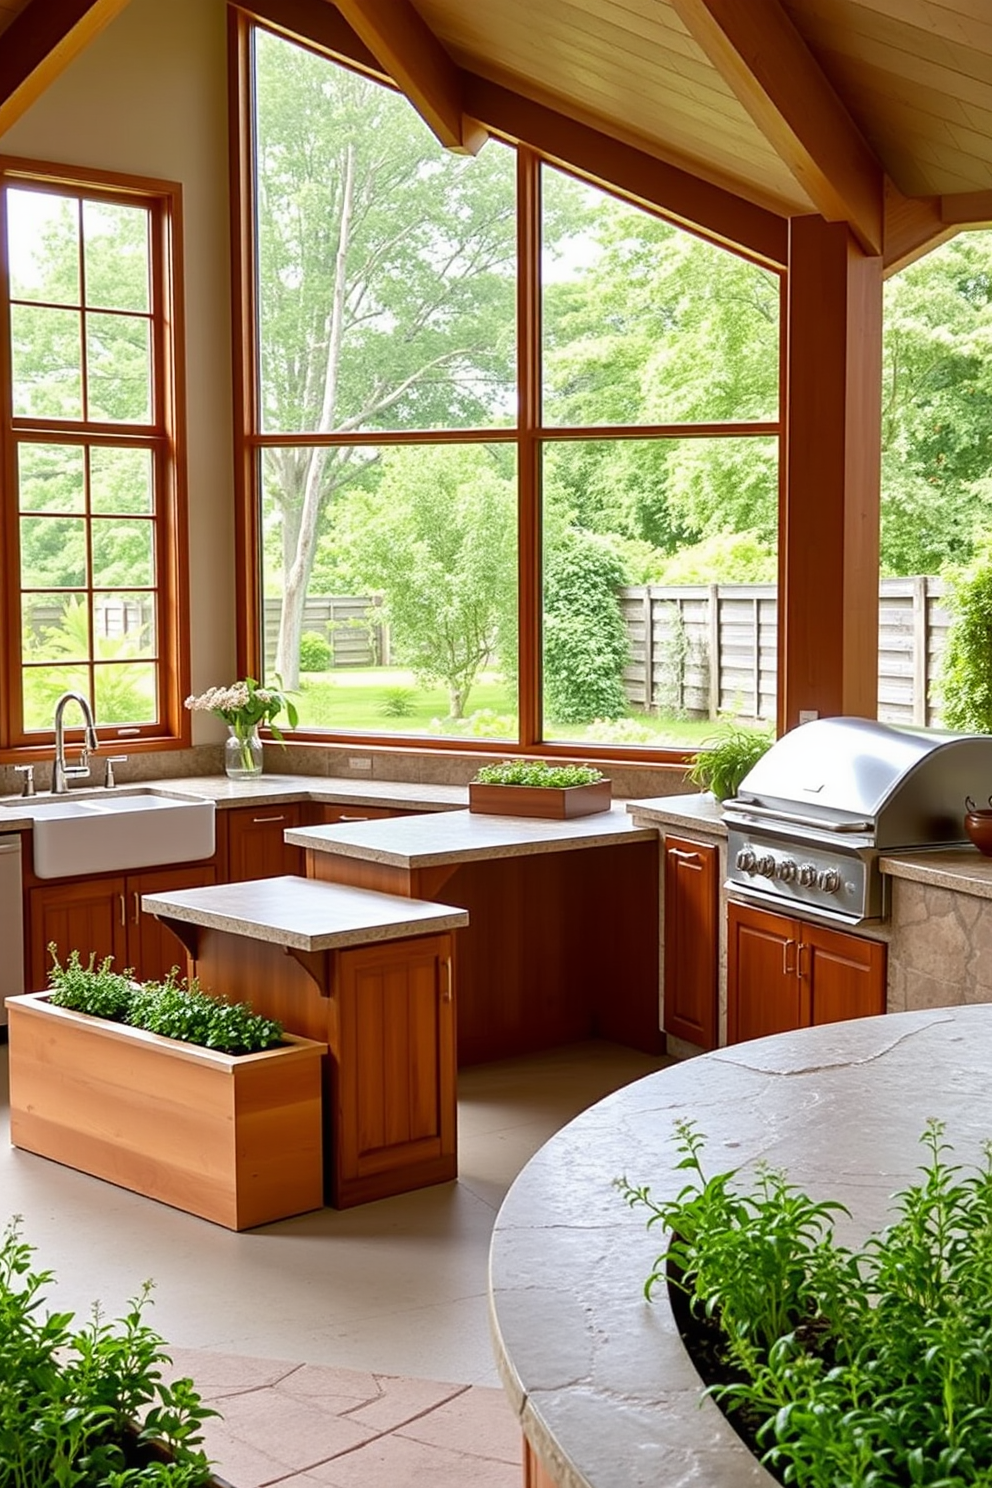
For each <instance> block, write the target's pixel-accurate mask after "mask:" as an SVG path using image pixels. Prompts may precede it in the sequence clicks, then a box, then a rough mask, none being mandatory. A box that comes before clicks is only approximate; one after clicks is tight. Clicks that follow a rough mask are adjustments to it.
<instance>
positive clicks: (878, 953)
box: [799, 925, 886, 1023]
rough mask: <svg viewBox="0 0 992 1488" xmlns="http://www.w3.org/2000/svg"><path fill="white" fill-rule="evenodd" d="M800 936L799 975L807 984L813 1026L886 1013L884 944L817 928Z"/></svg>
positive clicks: (808, 928) (805, 930)
mask: <svg viewBox="0 0 992 1488" xmlns="http://www.w3.org/2000/svg"><path fill="white" fill-rule="evenodd" d="M802 932H803V933H802V939H803V944H802V948H801V952H800V961H799V971H800V973H801V975H803V976H804V977H806V976H808V977H809V980H810V985H811V987H812V993H813V1022H814V1023H838V1022H840V1020H841V1019H842V1018H866V1017H868V1016H870V1015H871V1014H872V1013H884V1012H885V962H886V956H885V949H886V948H885V946H884V944H882V943H881V942H880V941H877V940H867V939H865V937H864V936H862V935H848V934H846V933H845V932H844V931H840V930H826V929H823V928H821V926H819V925H804V926H803V927H802Z"/></svg>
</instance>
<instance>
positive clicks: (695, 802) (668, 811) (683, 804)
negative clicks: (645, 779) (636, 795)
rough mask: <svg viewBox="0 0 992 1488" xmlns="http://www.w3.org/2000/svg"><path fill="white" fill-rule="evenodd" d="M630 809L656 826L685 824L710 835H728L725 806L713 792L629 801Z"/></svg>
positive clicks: (644, 820) (637, 817)
mask: <svg viewBox="0 0 992 1488" xmlns="http://www.w3.org/2000/svg"><path fill="white" fill-rule="evenodd" d="M627 810H628V811H629V812H630V814H631V816H632V817H633V818H634V820H635V821H636V822H637V823H638V825H640V824H641V823H642V822H648V823H651V824H652V825H655V826H657V827H662V828H663V827H686V828H688V829H689V830H690V831H696V832H706V833H707V835H708V836H711V837H726V835H727V824H726V822H725V821H724V819H723V808H722V806H721V805H720V802H719V801H718V800H717V799H716V798H715V796H714V795H713V794H712V792H711V791H696V792H695V793H694V794H692V795H688V796H654V797H651V798H650V799H648V800H644V801H628V802H627Z"/></svg>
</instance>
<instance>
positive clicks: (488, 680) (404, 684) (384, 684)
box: [295, 667, 714, 748]
mask: <svg viewBox="0 0 992 1488" xmlns="http://www.w3.org/2000/svg"><path fill="white" fill-rule="evenodd" d="M295 701H296V704H297V707H298V708H299V713H300V727H301V728H307V727H309V728H324V729H335V730H339V731H341V732H346V733H360V734H364V733H383V734H424V733H432V734H441V735H444V736H445V737H449V738H459V737H460V738H491V739H494V740H496V741H498V740H500V739H503V740H512V739H515V737H516V700H515V698H514V697H513V696H512V694H511V693H510V692H509V691H508V690H507V688H506V686H505V684H504V683H503V682H502V681H501V680H500V679H499V678H498V677H497V676H495V675H494V674H491V673H490V674H486V675H485V676H484V677H483V678H482V680H481V681H479V682H478V683H476V685H475V686H474V687H473V688H472V692H471V695H470V697H469V699H468V707H467V710H466V711H467V713H468V715H469V716H470V717H472V716H473V715H474V722H473V724H471V725H469V724H468V722H467V720H464V719H463V720H462V721H461V723H460V724H459V723H458V722H457V721H456V720H454V719H451V718H449V717H448V716H447V715H448V695H447V693H446V691H445V690H444V689H443V688H440V687H437V688H420V687H418V686H417V684H416V682H415V681H414V679H413V676H412V675H411V673H410V672H408V671H404V670H403V669H402V668H399V667H369V668H365V669H362V670H358V669H356V670H352V669H351V668H347V669H345V668H342V669H340V670H338V671H329V672H308V673H305V674H304V676H303V678H302V680H301V683H300V691H299V694H298V695H297V697H296V699H295ZM401 709H402V711H399V710H401ZM480 715H481V716H480ZM624 722H625V721H624V720H621V722H620V723H619V725H618V726H617V728H616V729H614V730H611V731H609V732H607V730H606V729H605V727H604V726H603V725H600V726H599V727H598V728H596V729H594V731H593V733H592V734H589V733H587V731H586V728H585V726H583V725H578V726H575V727H569V726H567V725H563V726H560V727H557V728H556V727H555V726H553V725H551V726H549V727H548V729H547V737H548V738H549V739H561V740H568V741H572V740H574V741H575V742H576V743H595V744H597V745H599V744H609V743H610V742H616V743H619V744H634V745H636V744H643V745H647V746H648V747H654V748H658V747H659V746H663V745H665V744H671V745H673V746H674V747H676V748H678V747H682V748H694V747H696V746H697V745H698V744H699V743H700V742H701V741H702V740H704V739H707V738H709V736H710V735H711V734H712V733H713V730H714V725H713V723H712V722H711V721H710V720H708V719H696V718H692V719H689V718H658V717H654V716H650V717H649V716H647V715H645V714H631V717H630V719H629V721H627V722H626V728H627V729H628V730H629V729H630V728H631V726H632V725H633V726H634V727H635V728H636V729H637V735H636V736H633V737H632V736H630V735H629V734H628V733H627V732H626V731H625V727H624ZM641 730H647V731H648V737H647V738H643V739H642V738H641V737H640V736H639V735H640V731H641ZM611 734H612V738H611Z"/></svg>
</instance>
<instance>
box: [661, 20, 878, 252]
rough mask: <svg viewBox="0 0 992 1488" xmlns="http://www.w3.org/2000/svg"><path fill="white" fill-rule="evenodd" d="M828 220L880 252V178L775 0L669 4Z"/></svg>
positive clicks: (867, 149) (872, 159)
mask: <svg viewBox="0 0 992 1488" xmlns="http://www.w3.org/2000/svg"><path fill="white" fill-rule="evenodd" d="M672 3H673V5H674V7H675V9H676V11H677V12H678V14H679V16H680V17H681V19H682V21H683V22H684V23H685V25H686V27H687V28H688V30H689V31H690V32H691V33H692V35H693V36H695V38H696V40H697V41H698V42H699V43H700V45H701V46H702V47H703V50H704V51H705V52H706V54H707V56H708V57H709V58H710V59H711V61H712V62H713V64H714V66H715V67H716V68H717V70H718V71H719V72H720V73H721V74H722V75H723V77H724V78H725V79H726V81H727V82H728V83H729V85H730V86H731V87H732V88H733V89H734V91H735V92H736V93H737V96H738V97H739V98H740V100H741V102H742V103H743V104H744V106H745V108H746V109H747V110H748V112H749V113H750V114H751V116H752V118H753V119H754V120H755V122H756V123H757V124H758V126H759V128H761V129H762V130H763V131H764V133H765V134H766V136H767V137H768V139H769V140H771V142H772V144H773V145H774V146H775V148H776V150H777V151H778V152H779V154H780V155H781V156H782V159H783V160H784V161H785V162H786V164H787V165H788V166H789V168H790V169H791V170H792V171H793V172H794V174H795V176H796V178H797V180H799V181H800V183H801V184H802V185H803V186H804V187H805V189H806V190H807V191H808V192H809V195H810V197H811V198H812V200H813V201H814V202H815V203H816V205H817V209H818V210H819V212H820V213H821V215H822V216H824V217H826V218H827V220H828V221H846V222H848V223H849V224H850V226H851V228H852V230H853V231H854V232H855V234H856V235H857V237H858V238H859V239H860V241H861V243H862V245H863V246H864V247H865V248H866V249H867V250H868V252H870V253H878V252H880V251H881V246H882V199H883V172H882V168H881V166H880V165H879V163H878V161H877V160H876V158H875V156H874V154H873V153H872V151H871V149H870V147H869V145H868V143H867V141H866V140H865V139H864V137H863V135H862V134H861V132H860V131H859V129H858V128H857V126H856V125H855V123H854V121H853V119H852V118H851V116H850V114H849V113H848V111H847V109H846V108H845V107H844V105H843V104H842V103H841V101H840V99H839V97H838V96H837V94H836V93H835V92H834V90H833V88H832V87H831V85H830V83H829V82H828V81H827V78H826V77H825V75H824V73H823V72H822V70H821V69H820V66H819V64H818V63H817V61H816V59H815V58H814V57H813V55H812V53H811V52H810V51H809V49H808V47H807V46H806V43H805V42H804V41H803V39H802V37H801V36H800V34H799V32H798V31H797V30H796V28H795V26H794V25H793V23H792V21H791V20H790V19H789V17H788V15H787V14H786V12H785V11H784V10H783V9H782V6H781V5H780V4H779V3H778V0H672Z"/></svg>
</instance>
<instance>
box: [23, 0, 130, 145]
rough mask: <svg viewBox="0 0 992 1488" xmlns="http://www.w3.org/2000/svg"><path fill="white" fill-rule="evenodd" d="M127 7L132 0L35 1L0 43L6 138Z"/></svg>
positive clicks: (31, 0) (24, 10) (26, 7)
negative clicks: (60, 75) (17, 121)
mask: <svg viewBox="0 0 992 1488" xmlns="http://www.w3.org/2000/svg"><path fill="white" fill-rule="evenodd" d="M127 4H128V0H30V3H29V4H28V5H26V6H25V7H24V9H23V10H22V11H21V12H20V14H19V15H16V16H15V17H14V19H13V20H12V21H11V23H10V25H9V26H8V27H7V29H6V30H5V31H4V33H3V40H2V43H0V134H3V133H4V132H5V131H6V130H8V129H9V128H10V127H11V125H12V124H14V123H15V122H16V120H18V119H19V118H20V117H21V115H22V114H23V113H25V112H26V111H27V110H28V109H29V108H30V107H31V105H32V104H33V103H34V102H35V100H36V99H37V98H39V97H40V96H41V94H42V93H43V92H44V91H45V89H46V88H47V87H48V86H49V84H51V83H53V82H54V81H55V79H56V78H57V77H58V75H59V73H61V72H63V71H64V70H65V68H66V67H68V65H69V63H70V62H71V61H72V60H73V58H74V57H77V56H78V55H79V53H80V52H81V51H82V50H83V49H84V47H87V46H89V44H90V42H91V41H92V40H93V38H94V37H95V36H96V35H98V34H99V32H101V31H102V30H103V28H104V27H105V26H107V25H109V24H110V22H111V21H112V20H113V19H114V17H115V16H117V15H119V14H120V12H121V11H122V10H123V9H124V7H125V6H126V5H127Z"/></svg>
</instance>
